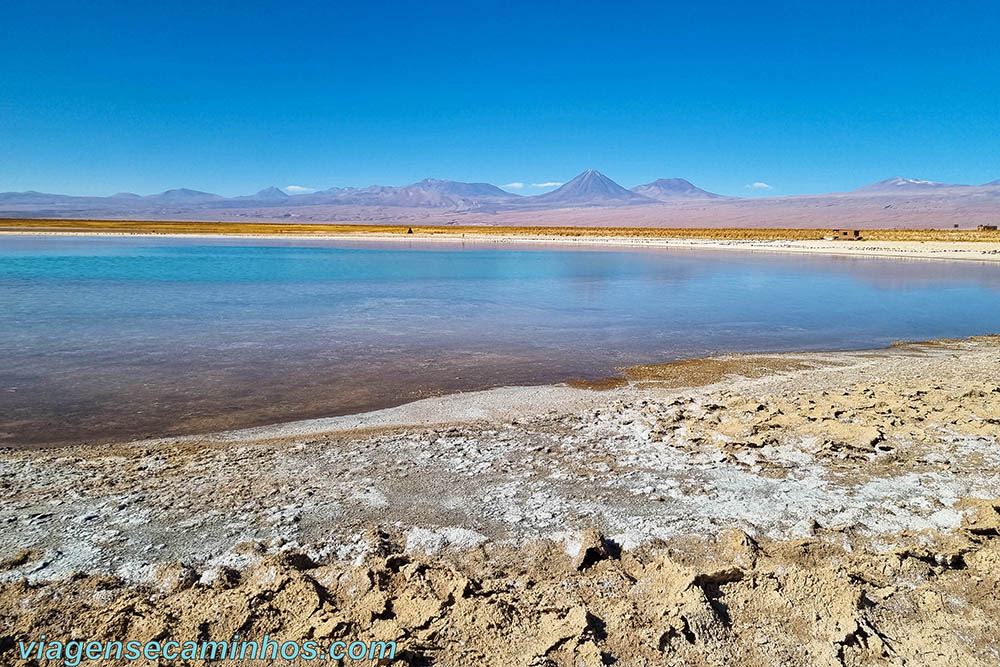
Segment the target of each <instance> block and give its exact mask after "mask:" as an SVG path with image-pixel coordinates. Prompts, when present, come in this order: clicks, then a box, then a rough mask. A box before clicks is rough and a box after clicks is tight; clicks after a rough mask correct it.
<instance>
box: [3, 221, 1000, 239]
mask: <svg viewBox="0 0 1000 667" xmlns="http://www.w3.org/2000/svg"><path fill="white" fill-rule="evenodd" d="M411 229H412V230H413V234H415V235H420V236H460V235H473V236H524V237H533V236H545V237H557V238H594V237H615V238H642V239H661V238H684V239H709V240H711V239H719V240H760V241H772V240H773V241H784V240H787V241H800V240H819V239H822V238H823V237H824V236H829V235H830V233H831V231H832V230H829V229H801V228H799V229H779V228H748V227H744V228H737V227H731V228H717V229H713V228H705V227H512V226H496V227H493V226H479V225H477V226H460V225H431V226H409V225H377V224H373V225H363V224H339V223H313V224H308V223H287V222H210V221H204V222H194V221H166V220H164V221H140V220H52V219H0V231H7V232H17V231H21V232H77V233H119V234H265V235H272V234H274V235H288V236H318V235H332V234H337V235H340V234H357V235H358V236H367V235H396V234H400V235H402V234H407V233H408V232H409V231H410V230H411ZM862 236H863V238H864V240H866V241H986V242H997V241H1000V232H997V231H976V230H971V229H862ZM849 243H850V242H845V244H849Z"/></svg>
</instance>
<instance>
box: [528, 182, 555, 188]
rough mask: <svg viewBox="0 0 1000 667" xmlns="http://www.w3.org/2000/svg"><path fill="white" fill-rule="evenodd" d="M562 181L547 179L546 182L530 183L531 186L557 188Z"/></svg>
mask: <svg viewBox="0 0 1000 667" xmlns="http://www.w3.org/2000/svg"><path fill="white" fill-rule="evenodd" d="M560 185H562V183H559V182H557V181H549V182H548V183H532V184H531V187H533V188H558V187H559V186H560Z"/></svg>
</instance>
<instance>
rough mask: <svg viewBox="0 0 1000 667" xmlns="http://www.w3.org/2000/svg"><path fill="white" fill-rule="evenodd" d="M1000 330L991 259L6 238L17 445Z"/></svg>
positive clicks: (1, 408)
mask: <svg viewBox="0 0 1000 667" xmlns="http://www.w3.org/2000/svg"><path fill="white" fill-rule="evenodd" d="M995 332H1000V267H998V266H997V265H995V264H993V265H991V264H986V263H977V262H941V261H921V260H896V259H891V260H890V259H856V258H842V257H821V256H809V257H805V256H795V255H787V254H778V253H773V254H772V253H736V252H714V253H713V252H701V251H692V250H687V249H677V250H663V249H659V250H654V249H637V250H631V249H628V250H625V249H600V250H598V249H578V248H572V249H571V248H567V247H561V246H540V245H530V246H529V245H499V246H498V245H493V244H490V245H488V246H487V245H465V246H460V245H456V244H451V243H448V244H444V243H426V242H425V243H423V244H421V243H419V242H413V243H411V244H406V245H400V244H398V243H392V244H381V245H380V244H378V243H374V242H365V243H361V242H358V243H351V242H318V241H317V242H310V241H297V240H296V241H288V242H282V241H266V240H259V239H253V240H233V239H228V240H222V239H213V240H205V239H188V240H178V239H150V238H116V237H103V238H97V237H27V236H25V237H20V236H6V237H0V445H3V444H4V443H6V444H10V445H14V444H27V443H39V442H66V441H94V442H99V441H106V440H110V439H117V438H121V437H137V436H144V435H161V434H166V433H190V432H197V431H203V430H206V429H217V428H230V427H236V426H246V425H251V424H261V423H269V422H275V421H281V420H288V419H298V418H305V417H314V416H324V415H334V414H344V413H349V412H357V411H360V410H366V409H371V408H377V407H385V406H388V405H395V404H399V403H403V402H406V401H410V400H413V399H415V398H419V397H423V396H428V395H433V394H437V393H442V392H450V391H457V390H467V389H479V388H484V387H489V386H497V385H504V384H537V383H547V382H553V381H560V380H565V379H568V378H573V377H585V378H599V377H607V376H609V375H613V374H615V369H616V368H617V367H620V366H626V365H633V364H639V363H655V362H665V361H671V360H675V359H679V358H686V357H696V356H702V355H706V354H712V353H718V352H733V351H737V352H768V351H786V350H787V351H791V350H822V349H852V348H853V349H857V348H869V347H878V346H885V345H888V344H889V343H890V342H892V341H894V340H899V339H928V338H939V337H946V336H948V337H952V336H968V335H972V334H982V333H995Z"/></svg>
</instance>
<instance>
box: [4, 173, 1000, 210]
mask: <svg viewBox="0 0 1000 667" xmlns="http://www.w3.org/2000/svg"><path fill="white" fill-rule="evenodd" d="M914 198H916V199H914ZM932 199H933V202H934V206H935V207H937V208H938V209H940V208H941V207H942V206H943V207H945V208H948V207H949V206H950V207H951V208H953V209H955V210H959V209H962V210H965V209H966V208H967V207H968V206H969V205H972V206H974V207H977V209H978V210H981V211H984V212H985V213H986V214H987V215H989V214H990V211H992V210H993V209H994V207H995V208H996V209H997V211H998V212H1000V180H996V181H991V182H989V183H986V184H984V185H981V186H971V185H960V184H952V183H939V182H935V181H927V180H920V179H914V178H902V177H897V178H890V179H887V180H884V181H879V182H878V183H872V184H871V185H866V186H864V187H861V188H858V189H857V190H854V191H852V192H847V193H832V194H827V195H797V196H785V197H758V198H753V199H741V198H738V197H727V196H723V195H719V194H715V193H712V192H708V191H706V190H703V189H701V188H699V187H697V186H695V185H693V184H692V183H690V182H689V181H687V180H685V179H683V178H661V179H658V180H655V181H652V182H650V183H645V184H643V185H637V186H635V187H633V188H631V189H627V188H624V187H622V186H621V185H619V184H618V183H616V182H614V181H613V180H611V179H610V178H608V177H607V176H605V175H604V174H602V173H600V172H599V171H596V170H594V169H588V170H587V171H584V172H583V173H581V174H579V175H578V176H576V177H575V178H573V179H572V180H570V181H569V182H567V183H565V184H562V185H561V186H559V187H558V188H556V189H555V190H552V191H550V192H546V193H543V194H539V195H534V196H524V195H519V194H515V193H513V192H508V191H506V190H503V189H501V188H499V187H497V186H495V185H491V184H489V183H463V182H459V181H447V180H439V179H434V178H426V179H424V180H422V181H420V182H418V183H412V184H410V185H403V186H386V185H372V186H369V187H365V188H329V189H327V190H319V191H317V192H312V193H309V194H296V195H290V194H288V193H287V192H285V191H284V190H282V189H280V188H277V187H268V188H265V189H263V190H261V191H259V192H257V193H254V194H251V195H243V196H238V197H223V196H220V195H217V194H213V193H211V192H202V191H200V190H191V189H187V188H178V189H173V190H167V191H166V192H161V193H159V194H153V195H137V194H133V193H130V192H120V193H118V194H114V195H111V196H110V197H81V196H73V195H60V194H47V193H42V192H34V191H28V192H3V193H0V217H38V218H40V217H55V218H73V217H77V218H79V217H109V218H128V217H136V218H140V219H142V218H145V219H155V218H157V217H160V218H164V219H169V218H179V219H184V218H216V219H220V220H224V219H276V218H301V219H309V220H324V219H330V220H334V219H344V220H377V219H402V218H401V216H403V215H406V214H403V213H392V211H391V210H392V209H407V210H413V211H415V212H416V211H419V210H426V211H427V212H428V213H427V215H448V214H449V213H455V214H469V213H484V214H493V213H503V212H511V213H515V214H516V212H518V211H524V212H525V213H530V212H533V211H544V210H562V209H607V208H618V207H630V208H641V207H660V208H662V207H672V208H674V209H677V208H678V207H680V208H681V209H684V210H695V209H692V207H696V208H697V210H701V209H703V208H704V207H706V206H708V207H715V208H718V207H720V206H721V207H729V209H732V210H737V209H740V210H741V209H744V208H747V207H751V208H756V209H758V210H763V209H766V208H769V207H770V208H771V209H774V208H775V207H781V208H783V209H788V208H789V207H792V208H795V207H798V208H802V209H817V208H822V207H828V206H837V207H841V208H843V207H845V206H847V207H852V206H853V207H855V208H856V207H858V206H860V207H862V208H864V207H869V208H872V209H873V210H875V208H876V207H877V208H878V209H886V210H889V209H893V208H896V209H897V210H899V209H901V208H902V209H910V210H917V209H919V208H920V207H921V204H920V202H923V201H927V202H930V201H931V200H932ZM851 201H856V204H848V202H851ZM970 202H971V204H970ZM348 207H350V208H349V209H348ZM733 207H736V208H733ZM678 210H679V209H678ZM338 211H340V212H339V213H338ZM359 211H361V212H359ZM363 211H371V213H370V214H366V213H363ZM435 212H436V213H435ZM413 215H418V214H417V213H414V214H413ZM649 215H655V213H650V214H649ZM418 217H419V215H418Z"/></svg>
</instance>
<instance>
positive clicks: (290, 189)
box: [285, 185, 316, 195]
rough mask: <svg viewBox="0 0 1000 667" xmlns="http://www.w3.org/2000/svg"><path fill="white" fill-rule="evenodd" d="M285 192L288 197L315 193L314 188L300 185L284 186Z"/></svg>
mask: <svg viewBox="0 0 1000 667" xmlns="http://www.w3.org/2000/svg"><path fill="white" fill-rule="evenodd" d="M285 192H287V193H288V194H290V195H305V194H309V193H310V192H316V188H307V187H305V186H302V185H286V186H285Z"/></svg>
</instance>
